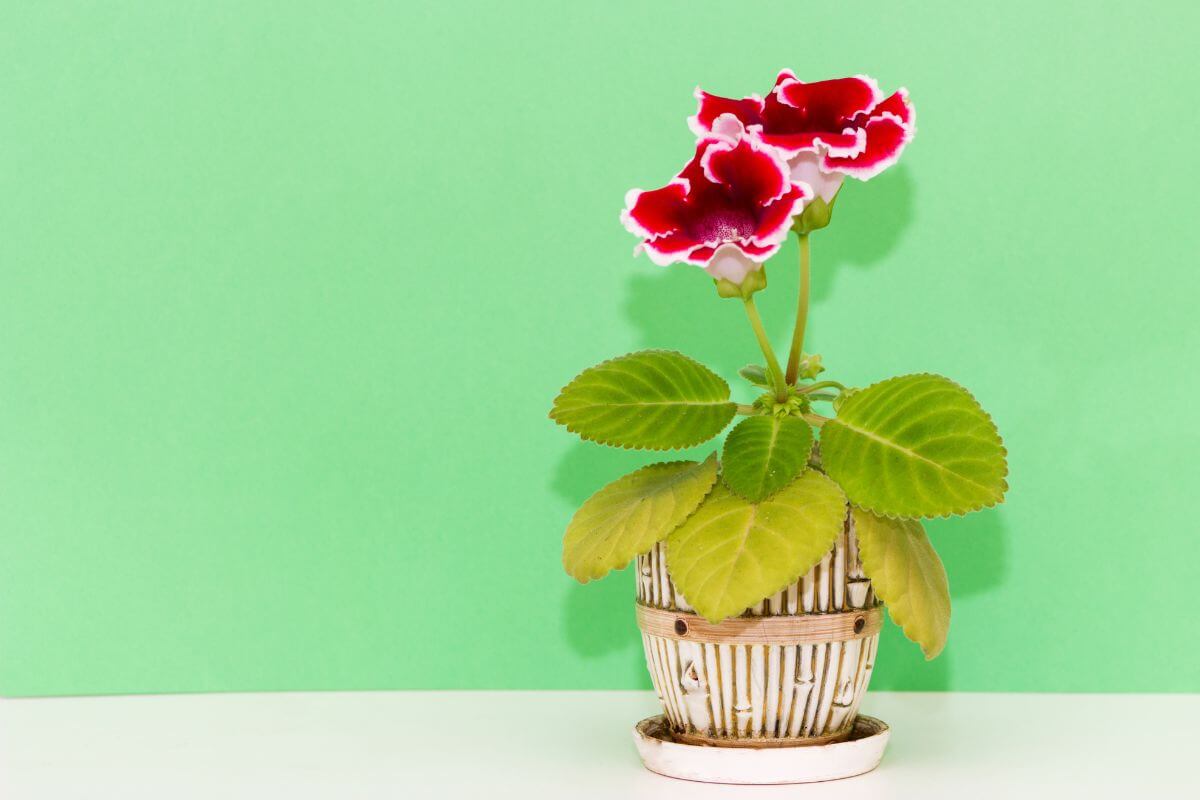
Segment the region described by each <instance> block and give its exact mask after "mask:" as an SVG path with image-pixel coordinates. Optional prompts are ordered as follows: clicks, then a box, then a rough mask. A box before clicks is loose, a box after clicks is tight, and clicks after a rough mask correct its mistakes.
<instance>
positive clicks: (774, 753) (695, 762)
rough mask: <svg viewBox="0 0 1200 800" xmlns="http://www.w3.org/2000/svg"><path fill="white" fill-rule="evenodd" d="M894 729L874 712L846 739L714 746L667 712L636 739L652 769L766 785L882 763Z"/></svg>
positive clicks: (836, 775)
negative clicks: (676, 731) (683, 737)
mask: <svg viewBox="0 0 1200 800" xmlns="http://www.w3.org/2000/svg"><path fill="white" fill-rule="evenodd" d="M890 735H891V731H890V730H888V727H887V725H886V724H884V723H882V722H880V721H879V720H878V719H875V718H874V717H864V716H862V715H861V714H860V715H858V716H857V717H855V723H854V728H853V733H852V734H851V735H850V738H849V739H847V740H846V741H844V742H831V743H830V744H808V745H803V746H792V747H710V746H707V745H699V744H688V743H686V742H678V741H675V739H674V738H673V737H672V736H671V733H670V729H669V726H668V723H667V720H666V718H665V717H663V716H662V715H661V714H660V715H658V716H656V717H650V718H648V719H645V720H642V721H641V722H639V723H638V724H637V726H636V727H635V728H634V730H633V743H634V745H635V746H636V747H637V749H638V753H639V754H640V755H641V757H642V763H643V764H645V765H646V769H648V770H650V771H651V772H657V773H658V774H659V775H666V776H667V777H669V778H683V779H685V780H689V781H702V782H704V783H725V784H741V785H744V786H765V785H770V784H784V783H819V782H821V781H832V780H840V779H842V778H850V777H853V776H855V775H862V774H863V773H864V772H870V771H871V770H873V769H875V767H877V766H879V759H880V758H882V757H883V751H884V749H885V748H886V747H887V742H888V737H889V736H890Z"/></svg>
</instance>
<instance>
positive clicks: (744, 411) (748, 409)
mask: <svg viewBox="0 0 1200 800" xmlns="http://www.w3.org/2000/svg"><path fill="white" fill-rule="evenodd" d="M737 413H738V414H741V415H742V416H744V417H750V416H754V415H755V414H757V413H758V409H756V408H755V407H754V406H748V405H746V404H745V403H738V404H737Z"/></svg>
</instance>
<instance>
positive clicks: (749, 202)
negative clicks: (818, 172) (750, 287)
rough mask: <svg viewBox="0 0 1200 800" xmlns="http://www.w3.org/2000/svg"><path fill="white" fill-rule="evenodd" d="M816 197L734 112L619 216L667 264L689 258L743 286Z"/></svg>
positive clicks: (630, 197) (633, 196)
mask: <svg viewBox="0 0 1200 800" xmlns="http://www.w3.org/2000/svg"><path fill="white" fill-rule="evenodd" d="M810 199H812V190H811V189H810V188H809V187H808V185H806V184H804V183H800V182H797V181H794V180H792V179H791V178H790V177H789V171H788V165H787V162H786V161H785V160H784V158H783V156H782V155H781V154H780V153H779V151H777V150H776V149H775V148H773V147H770V146H768V145H765V144H763V143H762V142H761V141H760V140H759V139H758V138H757V137H756V136H752V135H748V134H747V132H746V130H745V128H744V127H743V125H742V123H741V122H739V121H738V119H737V118H736V117H734V116H733V115H728V114H727V115H725V116H724V117H722V118H720V119H714V120H712V124H711V126H710V129H709V130H707V131H705V133H704V135H703V136H702V137H701V139H700V141H699V142H697V144H696V154H695V155H694V156H693V157H692V160H691V161H689V162H688V163H687V165H686V166H684V168H683V169H682V170H681V171H680V172H679V174H678V175H676V176H675V177H674V178H672V179H671V182H670V183H668V184H667V185H666V186H664V187H662V188H661V189H653V190H650V191H642V190H641V189H631V190H630V191H629V193H628V194H626V195H625V210H624V211H622V212H621V222H623V223H624V224H625V227H626V228H628V229H629V231H630V232H631V233H633V234H635V235H637V236H641V237H642V243H641V244H640V245H638V246H637V248H635V250H634V252H635V254H636V253H637V252H640V251H642V250H644V251H645V252H646V254H647V255H648V256H650V259H651V260H652V261H653V262H654V263H656V264H659V265H662V266H666V265H667V264H672V263H675V262H680V261H683V262H687V263H689V264H695V265H697V266H701V267H703V268H704V269H705V271H706V272H708V274H710V275H712V276H713V277H714V278H718V279H721V278H723V279H725V280H728V281H729V282H731V283H733V284H734V285H737V286H741V285H742V282H743V281H744V280H745V278H746V276H747V275H748V274H750V273H751V272H754V271H756V270H758V269H760V268H761V267H762V263H763V262H764V261H766V260H767V259H768V258H770V257H771V256H772V255H774V254H775V253H776V251H778V250H779V247H780V245H781V244H782V243H783V240H784V239H786V238H787V234H788V230H789V228H790V227H791V224H792V217H793V216H794V215H796V214H799V213H800V212H801V211H802V210H803V209H804V204H805V203H807V202H808V201H809V200H810Z"/></svg>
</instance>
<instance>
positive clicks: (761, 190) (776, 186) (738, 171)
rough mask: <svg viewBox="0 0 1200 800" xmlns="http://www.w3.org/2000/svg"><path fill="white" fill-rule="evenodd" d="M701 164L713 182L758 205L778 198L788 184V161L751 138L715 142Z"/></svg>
mask: <svg viewBox="0 0 1200 800" xmlns="http://www.w3.org/2000/svg"><path fill="white" fill-rule="evenodd" d="M700 166H701V167H703V168H704V175H705V177H707V178H708V179H709V180H710V181H712V182H713V183H717V184H722V185H724V186H726V187H728V189H729V191H730V192H731V193H732V194H734V195H735V196H737V197H739V198H741V199H743V200H745V201H747V202H749V203H753V204H755V205H758V206H764V205H766V204H767V203H770V202H772V201H774V200H777V199H779V198H780V197H781V196H783V194H784V192H786V191H787V190H788V186H789V181H788V177H787V176H788V168H787V163H786V162H785V161H784V160H783V159H782V158H781V157H780V156H779V154H778V153H777V152H775V151H774V150H773V149H771V148H770V147H766V146H764V145H763V144H761V143H759V142H757V141H755V140H754V139H752V138H747V137H743V138H740V139H739V140H738V141H737V142H736V143H730V142H728V141H716V142H714V143H713V144H712V145H710V146H709V147H707V148H706V149H705V152H704V155H703V156H701V158H700Z"/></svg>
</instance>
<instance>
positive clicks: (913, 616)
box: [851, 508, 950, 660]
mask: <svg viewBox="0 0 1200 800" xmlns="http://www.w3.org/2000/svg"><path fill="white" fill-rule="evenodd" d="M851 513H852V514H853V515H854V532H855V534H856V535H857V537H858V550H859V555H860V557H861V558H862V564H863V571H864V572H866V573H867V577H869V578H870V579H871V581H872V584H873V586H874V588H875V594H876V595H878V596H879V597H880V599H882V600H883V602H884V603H886V604H887V607H888V613H889V614H891V616H892V620H893V621H894V622H895V623H896V624H897V625H899V626H900V628H901V629H902V630H903V631H904V635H905V636H907V637H908V638H909V639H911V640H912V641H914V642H916V643H917V644H919V645H921V650H922V651H924V653H925V658H926V659H927V660H928V659H931V658H934V657H936V656H937V654H938V653H940V652H942V648H943V647H945V646H946V634H947V633H949V631H950V585H949V583H948V582H947V581H946V568H945V567H943V566H942V560H941V559H940V558H938V554H937V553H935V552H934V550H933V545H931V544H930V543H929V538H928V537H927V536H926V535H925V529H924V528H922V527H921V523H920V522H918V521H916V520H915V519H889V518H887V517H880V516H877V515H875V514H872V513H871V512H870V511H863V510H862V509H858V508H856V509H854V510H853V511H852V512H851Z"/></svg>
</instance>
